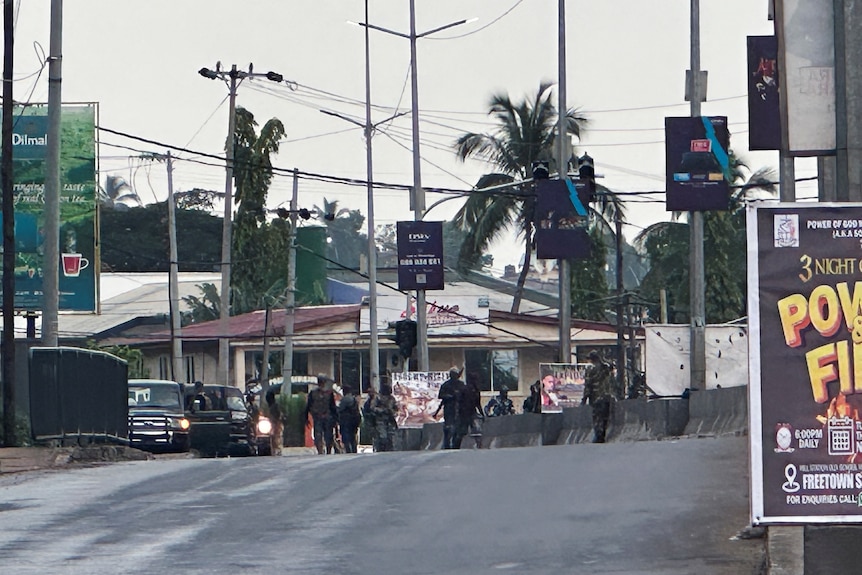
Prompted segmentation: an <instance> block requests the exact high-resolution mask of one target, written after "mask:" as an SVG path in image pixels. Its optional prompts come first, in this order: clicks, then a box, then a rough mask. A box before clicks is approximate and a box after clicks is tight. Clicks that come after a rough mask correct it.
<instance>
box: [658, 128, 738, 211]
mask: <svg viewBox="0 0 862 575" xmlns="http://www.w3.org/2000/svg"><path fill="white" fill-rule="evenodd" d="M664 126H665V173H666V180H667V200H666V208H667V210H668V211H670V212H698V211H705V210H727V209H728V206H729V203H730V193H729V187H728V181H729V180H730V158H729V156H728V145H729V143H730V134H729V133H728V131H727V118H726V117H724V116H712V117H706V116H702V117H695V118H691V117H682V118H665V119H664Z"/></svg>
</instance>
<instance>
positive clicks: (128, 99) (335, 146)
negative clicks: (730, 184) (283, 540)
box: [15, 0, 816, 270]
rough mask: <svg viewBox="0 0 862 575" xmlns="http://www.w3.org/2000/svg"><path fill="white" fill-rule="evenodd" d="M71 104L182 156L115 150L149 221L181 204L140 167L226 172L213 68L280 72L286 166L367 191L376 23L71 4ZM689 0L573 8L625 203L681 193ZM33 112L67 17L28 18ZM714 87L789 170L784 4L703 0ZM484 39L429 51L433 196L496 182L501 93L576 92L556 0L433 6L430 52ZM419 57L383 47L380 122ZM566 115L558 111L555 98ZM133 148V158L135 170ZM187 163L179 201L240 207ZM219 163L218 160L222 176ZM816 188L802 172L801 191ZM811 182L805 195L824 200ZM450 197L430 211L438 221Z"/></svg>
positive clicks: (390, 141) (278, 6) (315, 200)
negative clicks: (771, 50)
mask: <svg viewBox="0 0 862 575" xmlns="http://www.w3.org/2000/svg"><path fill="white" fill-rule="evenodd" d="M369 2H370V22H371V23H372V24H375V25H378V26H382V27H385V28H388V29H391V30H394V31H397V32H401V33H408V32H409V23H410V21H409V10H408V6H409V3H408V1H407V0H369ZM64 4H65V6H64V30H63V83H62V92H63V100H64V101H66V102H73V101H78V102H80V101H88V102H89V101H95V102H98V103H99V123H100V124H101V125H102V126H104V127H106V128H110V129H112V130H116V131H120V132H124V133H128V134H131V135H135V136H139V137H142V138H146V139H149V140H154V141H157V142H160V143H163V144H164V146H160V145H152V144H146V143H143V142H140V141H135V140H132V139H127V138H123V137H119V136H116V135H112V134H107V133H101V134H100V139H101V146H100V149H99V155H100V164H101V168H102V175H101V181H102V182H104V178H105V175H106V174H108V173H112V174H120V175H123V176H124V177H126V178H127V179H129V180H131V181H132V182H133V184H134V187H135V188H136V190H137V191H138V193H139V194H140V196H141V197H142V199H143V200H144V201H145V202H151V201H154V200H155V199H158V200H164V199H165V198H166V196H167V188H166V184H165V181H166V180H165V177H164V167H163V165H159V164H150V163H148V162H143V161H141V160H140V159H138V158H137V157H136V156H138V154H139V152H138V151H140V152H159V153H163V152H165V151H167V149H168V148H167V145H171V146H177V147H180V148H186V149H188V150H190V151H189V152H182V151H178V150H174V151H173V152H172V153H174V154H177V155H179V156H180V158H183V159H185V160H193V159H195V155H194V153H193V152H206V153H215V154H223V149H224V141H225V136H226V133H227V115H228V105H227V95H228V89H227V87H226V86H225V85H224V84H223V83H221V82H219V81H211V80H207V79H205V78H202V77H201V76H199V75H198V73H197V70H198V69H200V68H201V67H210V68H214V67H215V64H216V62H217V61H220V62H221V64H222V67H224V68H230V66H231V65H232V64H236V65H237V66H238V67H239V68H241V69H247V67H248V65H249V63H253V64H254V71H255V72H266V71H268V70H274V71H277V72H279V73H281V74H283V75H284V77H285V78H286V79H288V80H290V81H292V82H295V84H294V86H293V87H295V88H296V89H295V90H291V87H290V86H288V85H287V84H273V83H271V82H268V81H267V80H265V79H260V80H255V81H249V80H247V81H245V82H244V83H243V84H242V85H241V86H240V88H239V90H238V98H237V102H238V105H240V106H243V107H246V108H247V109H249V110H250V111H251V112H252V113H254V115H255V117H256V118H257V119H258V120H259V121H260V122H261V123H263V122H265V121H266V120H267V119H269V118H272V117H277V118H279V119H280V120H281V121H282V122H284V124H285V127H286V130H287V137H286V139H285V140H284V142H282V145H281V150H280V152H279V154H278V155H277V156H276V157H275V159H274V163H275V164H276V165H277V166H279V167H283V168H287V169H292V168H298V169H299V170H302V171H304V172H313V173H320V174H326V175H331V176H338V177H343V178H357V179H362V180H364V179H365V176H366V168H365V145H364V140H363V138H362V130H361V128H358V127H354V126H353V125H351V124H350V123H348V122H346V121H343V120H340V119H338V118H333V117H331V116H327V115H324V114H322V113H320V112H319V110H320V109H326V110H329V111H335V112H337V113H340V114H343V115H347V116H351V117H354V118H356V119H357V120H359V121H360V122H364V98H365V36H364V30H363V29H362V28H360V27H356V26H351V25H349V24H348V23H347V22H348V21H362V20H363V19H364V6H365V2H364V0H244V1H243V2H238V1H230V0H148V1H147V2H140V1H137V2H133V1H131V0H65V2H64ZM689 4H690V3H689V0H601V1H593V2H587V1H585V0H570V1H569V2H568V3H567V8H566V10H567V31H568V34H567V36H568V39H567V42H568V50H567V60H568V66H567V75H568V80H567V85H568V88H567V92H568V105H569V106H570V107H578V108H580V109H581V110H582V111H583V113H584V114H586V116H587V117H588V118H589V120H590V122H589V130H588V131H587V132H586V133H585V134H584V136H583V138H582V140H581V142H580V143H579V144H578V145H577V153H578V154H579V155H580V154H582V153H583V152H584V151H587V152H589V154H590V155H591V156H592V157H593V158H595V162H596V171H597V173H598V174H600V175H601V176H603V179H602V183H603V184H604V185H605V186H607V187H609V188H610V189H612V190H615V191H621V192H622V191H657V192H662V191H663V190H664V134H663V125H664V117H665V116H686V115H688V113H689V107H688V103H687V102H685V101H684V77H685V70H686V68H688V64H689ZM16 5H17V26H16V37H15V41H16V45H15V78H16V80H17V81H16V82H15V99H16V100H18V101H33V102H40V101H46V100H47V94H48V88H47V67H45V69H44V70H43V71H42V73H41V75H40V74H38V72H39V70H40V68H41V67H42V62H43V60H44V57H45V55H46V54H47V53H48V50H49V24H50V10H49V7H50V2H49V0H29V1H27V2H18V3H16ZM700 6H701V42H702V46H701V52H702V55H701V68H702V69H705V70H708V72H709V90H708V99H709V101H707V102H706V103H704V104H703V110H702V111H703V114H704V115H726V116H728V119H729V124H730V130H731V147H732V148H733V149H734V150H735V151H736V152H737V153H738V154H739V155H741V156H742V157H743V158H744V159H746V160H747V161H748V163H749V165H750V166H751V167H752V168H754V169H756V168H759V167H761V166H765V165H770V166H775V167H777V164H778V157H777V153H772V152H759V153H750V152H748V126H747V111H746V110H747V108H746V105H747V104H746V98H745V93H746V44H745V42H746V36H749V35H768V34H771V33H772V22H770V21H768V20H767V0H701V2H700ZM469 18H477V19H478V20H476V21H475V22H472V23H469V24H464V25H461V26H457V27H454V28H451V29H449V30H445V31H443V32H441V33H439V34H436V35H432V36H428V37H425V38H422V39H420V40H419V41H418V64H417V71H418V81H419V107H420V111H421V113H420V131H421V154H422V157H423V163H422V183H423V185H424V186H427V187H442V188H452V189H459V190H466V189H469V187H470V186H471V185H473V184H474V183H475V182H476V180H477V179H478V178H479V176H480V175H481V174H483V173H485V172H487V171H489V166H487V165H485V164H482V163H479V162H475V161H469V162H467V163H461V162H459V161H457V160H456V158H455V156H454V154H453V152H452V144H453V142H454V140H455V139H456V137H457V136H458V135H459V134H461V133H464V132H468V131H473V132H485V131H489V130H491V129H492V128H493V124H492V123H491V122H489V119H488V117H487V105H488V100H489V97H490V95H491V94H492V93H495V92H503V93H508V94H509V95H510V96H511V97H512V99H513V100H520V99H522V98H523V97H524V96H527V95H534V94H535V92H536V89H537V87H538V86H539V83H540V82H541V81H543V80H548V81H551V82H556V81H557V1H556V0H416V22H417V23H416V28H417V32H418V33H422V32H424V31H427V30H431V29H433V28H436V27H438V26H442V25H445V24H448V23H450V22H454V21H458V20H462V19H469ZM409 58H410V49H409V42H408V40H407V39H404V38H400V37H397V36H393V35H390V34H385V33H382V32H375V31H372V32H371V57H370V61H371V77H372V81H371V83H372V103H373V105H374V106H375V110H374V118H373V121H374V122H379V121H382V120H384V119H386V118H387V117H389V116H390V115H392V114H393V113H394V112H395V111H396V110H401V111H403V110H409V108H410V85H409V81H408V74H409ZM554 102H555V103H556V97H555V99H554ZM410 130H411V120H410V116H409V115H405V116H403V117H401V118H398V119H396V120H394V121H393V122H391V123H388V124H385V125H384V126H382V127H381V129H380V131H379V132H378V133H377V134H376V135H375V137H374V139H373V146H374V168H375V169H374V178H375V180H376V181H380V182H386V183H398V184H407V185H410V184H412V181H413V175H412V156H411V131H410ZM117 146H127V147H130V148H133V149H134V150H138V151H130V150H128V149H124V148H121V147H117ZM197 160H198V161H197V162H195V161H179V162H177V164H176V168H175V172H174V186H175V189H176V190H178V191H179V190H188V189H192V188H196V187H200V188H207V189H223V186H224V170H223V168H219V167H218V166H215V165H203V164H201V163H199V162H200V161H201V158H197ZM203 161H204V162H207V163H214V162H213V161H212V160H206V159H204V160H203ZM813 174H814V170H813V165H809V164H808V163H806V162H797V177H800V178H802V177H806V176H810V175H813ZM811 185H812V184H809V183H801V184H800V185H799V186H798V187H797V194H798V195H799V196H803V197H804V196H813V195H816V192H815V190H814V189H813V188H812V187H811ZM290 193H291V181H290V178H289V177H284V176H279V177H277V178H276V179H275V182H274V185H273V187H272V189H271V191H270V196H269V197H270V201H269V203H270V206H271V207H274V206H276V205H278V204H279V203H282V202H286V201H288V200H289V198H290ZM324 197H325V198H327V199H328V200H330V201H332V200H338V202H339V206H341V207H347V208H357V209H360V210H361V211H362V212H363V213H365V212H366V201H367V200H366V192H365V188H364V187H363V186H345V185H337V184H331V183H324V182H320V181H313V180H308V179H302V180H301V181H300V183H299V204H300V207H309V208H311V207H312V206H314V205H322V201H323V198H324ZM441 197H442V196H435V195H429V196H428V205H431V204H432V203H434V202H435V201H437V200H439V199H441ZM375 200H376V201H375V212H376V223H378V224H383V223H392V222H395V221H398V220H407V219H412V217H413V216H412V213H411V212H410V211H409V205H408V198H407V195H406V193H405V192H400V191H392V190H378V191H376V192H375ZM461 203H462V202H461V201H450V202H446V203H444V204H442V205H440V207H437V208H435V209H434V210H432V211H431V213H430V214H429V215H428V217H427V218H426V219H429V220H434V219H446V218H448V217H450V216H451V215H452V214H453V213H454V212H455V210H456V209H457V208H458V207H459V205H460V204H461ZM669 216H670V214H669V213H668V212H666V211H665V210H664V194H663V193H656V194H654V195H651V196H642V197H641V198H640V199H639V201H638V202H637V203H635V200H632V201H631V203H630V204H629V219H630V221H631V225H630V226H628V227H627V228H626V230H625V233H626V235H627V236H628V237H633V236H634V235H635V234H636V233H637V232H638V231H639V230H640V229H642V228H643V227H644V226H647V225H649V224H651V223H653V222H655V221H660V220H664V219H668V218H669ZM511 247H512V244H511V243H510V242H503V243H501V244H500V245H498V246H496V247H495V249H494V255H495V266H494V267H495V269H497V270H502V268H503V266H504V265H505V264H511V263H517V261H518V260H519V257H520V252H519V250H517V249H511Z"/></svg>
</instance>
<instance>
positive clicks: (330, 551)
mask: <svg viewBox="0 0 862 575" xmlns="http://www.w3.org/2000/svg"><path fill="white" fill-rule="evenodd" d="M746 453H747V439H746V438H735V437H729V438H720V439H714V438H713V439H684V440H678V441H662V442H639V443H609V444H604V445H591V444H590V445H572V446H557V447H541V448H519V449H495V450H482V451H476V450H463V451H442V452H441V451H436V452H400V453H381V454H367V455H361V454H360V455H338V456H328V457H320V456H301V457H280V458H278V457H277V458H263V457H262V458H233V459H209V460H207V459H167V460H156V461H140V462H128V463H117V464H112V465H107V466H101V467H92V468H84V469H73V470H65V471H60V472H41V473H21V474H13V475H10V476H6V477H0V571H2V572H3V573H4V575H19V574H20V575H29V574H37V573H38V574H40V575H41V574H45V573H50V574H54V575H72V574H80V575H84V574H87V575H102V574H104V575H117V574H121V573H122V574H126V573H128V574H151V573H182V574H183V575H192V574H212V573H242V574H266V575H272V574H273V573H291V574H334V573H338V574H363V575H377V574H390V573H391V574H407V573H409V574H437V573H445V574H453V575H454V574H471V575H473V574H486V573H530V574H534V573H535V574H554V575H558V574H561V573H574V574H581V573H583V574H598V573H601V574H616V575H620V574H663V575H691V574H693V573H697V574H698V575H711V574H714V575H747V574H754V573H759V572H760V567H761V564H762V561H763V541H762V540H731V539H732V537H733V536H734V535H735V534H736V533H737V532H738V531H739V530H740V529H742V528H744V527H745V526H746V525H747V524H748V480H747V476H748V472H747V463H746V461H747V459H746Z"/></svg>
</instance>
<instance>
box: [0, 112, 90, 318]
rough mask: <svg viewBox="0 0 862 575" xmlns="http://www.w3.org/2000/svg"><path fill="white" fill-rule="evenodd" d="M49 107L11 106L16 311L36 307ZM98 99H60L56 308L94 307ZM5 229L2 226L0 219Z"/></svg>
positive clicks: (39, 303) (39, 306)
mask: <svg viewBox="0 0 862 575" xmlns="http://www.w3.org/2000/svg"><path fill="white" fill-rule="evenodd" d="M47 115H48V108H47V107H46V106H28V107H27V108H26V109H22V108H16V109H15V119H14V125H13V137H12V144H13V152H12V161H13V168H12V170H13V177H14V184H13V194H14V202H15V251H16V260H15V309H18V310H41V309H42V307H43V293H42V278H43V275H44V269H43V261H44V257H45V249H44V245H43V241H44V235H45V234H44V232H45V230H44V227H45V224H44V221H45V214H44V211H45V154H46V149H47V144H48V118H47ZM95 126H96V104H83V105H64V106H63V108H62V113H61V122H60V245H59V248H60V262H59V273H60V277H59V291H60V303H59V308H60V309H61V310H74V311H90V312H92V311H95V310H96V285H97V267H98V266H97V263H98V262H97V254H96V238H97V233H98V230H97V229H96V137H95V134H96V128H95ZM0 229H2V225H0Z"/></svg>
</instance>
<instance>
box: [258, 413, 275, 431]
mask: <svg viewBox="0 0 862 575" xmlns="http://www.w3.org/2000/svg"><path fill="white" fill-rule="evenodd" d="M257 432H258V433H260V434H262V435H269V434H270V433H272V422H271V421H270V420H268V419H267V418H265V417H261V418H260V419H258V420H257Z"/></svg>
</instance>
